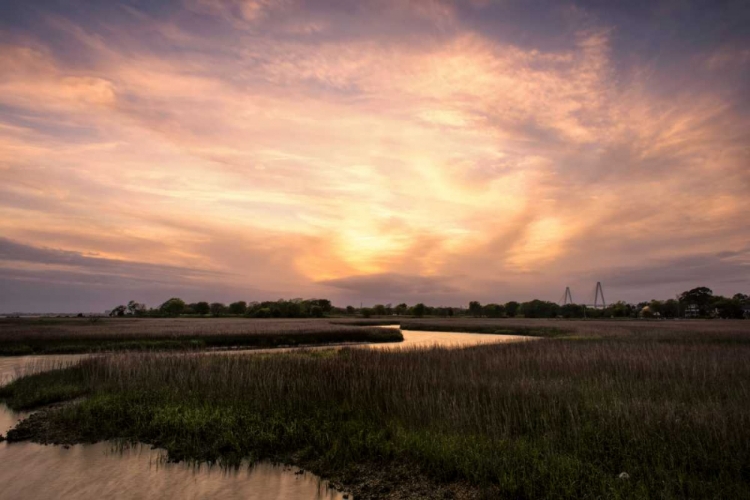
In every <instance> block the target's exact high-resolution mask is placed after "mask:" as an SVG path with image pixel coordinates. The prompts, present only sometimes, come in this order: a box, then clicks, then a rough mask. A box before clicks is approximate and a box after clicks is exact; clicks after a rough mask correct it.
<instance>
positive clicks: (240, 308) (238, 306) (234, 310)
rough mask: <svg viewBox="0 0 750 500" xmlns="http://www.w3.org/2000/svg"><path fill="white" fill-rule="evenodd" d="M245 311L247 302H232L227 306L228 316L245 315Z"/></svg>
mask: <svg viewBox="0 0 750 500" xmlns="http://www.w3.org/2000/svg"><path fill="white" fill-rule="evenodd" d="M245 311H247V302H245V301H244V300H240V301H238V302H232V303H231V304H229V313H230V314H245Z"/></svg>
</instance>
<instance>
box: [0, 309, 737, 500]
mask: <svg viewBox="0 0 750 500" xmlns="http://www.w3.org/2000/svg"><path fill="white" fill-rule="evenodd" d="M705 324H706V325H710V323H705ZM730 331H731V329H730ZM722 332H723V334H726V332H725V331H724V330H722ZM692 337H693V336H692V335H691V336H689V337H688V338H687V339H685V340H670V341H669V342H661V341H654V339H651V338H644V337H643V336H642V331H637V332H630V335H624V336H623V338H619V339H618V338H608V339H591V338H589V340H587V341H573V340H568V339H548V340H543V341H539V342H527V343H519V344H504V345H491V346H482V347H474V348H468V349H456V350H449V349H438V348H433V349H428V350H407V351H403V352H381V351H371V350H359V349H356V350H355V349H348V350H343V351H340V352H334V351H325V352H316V353H312V354H311V353H291V354H283V355H265V356H222V355H219V356H210V357H208V356H201V355H179V356H164V355H135V354H130V355H125V356H110V357H107V358H98V359H93V360H89V361H86V362H83V363H82V364H80V365H79V366H78V367H76V368H72V369H68V370H63V371H61V372H57V373H54V374H42V375H37V376H34V377H30V378H26V379H22V380H20V381H18V382H16V383H14V384H13V385H11V386H9V387H7V388H5V389H4V390H3V391H2V395H3V396H5V397H7V398H9V402H10V403H11V404H15V405H20V404H24V405H26V406H29V405H34V404H35V401H37V400H38V401H44V402H50V401H54V400H56V399H65V398H69V397H73V396H80V395H88V396H89V398H88V399H87V400H86V401H84V402H83V403H81V404H79V405H76V406H74V407H70V408H64V409H60V410H59V411H55V412H51V413H48V414H47V415H46V416H45V421H44V426H42V428H43V429H44V431H43V433H42V434H41V435H40V434H39V431H38V430H34V428H33V427H29V426H26V427H24V425H23V424H22V425H21V427H20V428H19V430H18V431H17V432H18V434H12V433H11V434H10V435H9V438H11V439H16V438H21V437H34V438H37V439H45V434H44V432H50V429H52V430H54V429H57V430H58V431H60V432H62V433H63V434H64V433H70V434H72V435H74V436H75V439H83V440H90V439H104V438H118V437H119V438H125V439H133V440H139V441H143V442H147V443H154V444H158V445H160V446H163V447H165V448H167V449H168V450H169V452H170V454H171V456H172V457H173V458H177V459H184V458H194V459H199V460H202V459H209V460H216V459H220V460H224V461H226V462H228V463H234V462H236V461H237V460H239V458H241V457H244V456H251V457H254V458H262V457H272V458H279V459H283V460H300V459H306V460H308V463H313V464H316V467H317V469H316V470H317V471H318V472H321V473H324V474H326V473H328V472H331V471H346V470H348V467H350V466H352V465H357V464H359V465H361V464H373V463H375V464H379V465H378V467H381V468H390V467H393V468H394V470H395V468H397V467H399V466H404V465H408V466H409V467H412V468H413V470H414V471H415V473H417V472H419V473H420V474H424V475H426V476H427V477H430V478H432V480H433V481H435V482H436V483H438V484H439V483H441V482H444V481H448V482H451V481H462V482H464V483H465V484H469V485H473V486H472V487H473V488H474V490H473V491H474V493H475V494H476V495H477V496H479V495H480V494H484V495H487V496H490V497H499V498H647V497H658V498H750V446H748V443H750V406H748V405H747V401H749V400H750V363H748V359H750V342H748V341H747V338H746V337H745V339H746V340H745V341H741V340H738V339H735V340H736V341H735V342H732V343H726V342H721V341H719V342H701V343H696V342H694V341H693V340H691V338H692ZM708 338H709V339H710V338H712V337H710V336H709V337H708ZM24 433H26V434H24ZM52 439H54V437H53V438H52ZM300 457H301V458H300ZM623 471H625V472H628V474H630V480H627V481H624V480H620V479H618V478H617V476H618V474H619V473H621V472H623ZM352 480H353V481H355V482H356V481H357V479H356V478H352ZM408 480H409V479H408V477H407V478H402V479H400V480H394V482H399V481H400V482H404V481H406V482H407V485H406V490H403V491H407V492H408ZM402 486H403V485H402ZM357 491H359V490H357ZM361 493H363V494H364V497H371V498H378V497H379V494H378V492H372V491H370V492H369V493H368V492H367V489H366V487H365V488H364V489H363V490H362V491H361ZM404 495H405V496H404V498H407V497H409V495H408V493H405V494H404ZM361 497H362V496H360V498H361Z"/></svg>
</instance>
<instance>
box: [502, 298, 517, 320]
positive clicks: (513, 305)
mask: <svg viewBox="0 0 750 500" xmlns="http://www.w3.org/2000/svg"><path fill="white" fill-rule="evenodd" d="M520 307H521V304H519V303H518V302H516V301H515V300H511V301H510V302H508V303H507V304H505V314H507V315H508V317H509V318H515V317H516V315H517V314H518V309H519V308H520Z"/></svg>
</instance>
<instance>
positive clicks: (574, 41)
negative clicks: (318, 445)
mask: <svg viewBox="0 0 750 500" xmlns="http://www.w3.org/2000/svg"><path fill="white" fill-rule="evenodd" d="M748 25H750V3H748V2H746V1H727V2H723V1H688V0H686V1H672V0H653V1H628V2H610V1H595V0H585V1H584V0H581V1H575V2H570V1H559V0H554V1H553V0H548V1H542V0H528V1H527V0H524V1H521V0H498V1H492V0H462V1H458V0H456V1H452V0H362V1H357V2H354V1H349V0H171V1H151V0H148V1H147V0H128V1H114V0H113V1H108V2H100V1H83V0H78V1H76V0H54V1H49V0H37V1H28V0H4V1H3V2H2V3H0V312H13V311H27V312H51V311H55V312H77V311H86V312H90V311H102V310H104V309H111V308H112V307H114V306H116V305H118V304H121V303H126V302H127V301H128V300H130V299H135V300H137V301H139V302H145V303H147V304H148V305H150V306H158V305H159V304H160V303H161V302H163V301H165V300H166V299H168V298H170V297H172V296H179V297H182V298H183V299H185V300H186V301H197V300H208V301H222V302H231V301H235V300H246V301H252V300H275V299H278V298H295V297H305V298H311V297H326V298H330V299H332V300H333V302H334V304H337V305H340V306H345V305H348V304H352V305H357V306H358V305H359V304H360V303H363V304H365V305H372V304H374V303H394V304H396V303H399V302H402V301H405V302H407V303H410V304H413V303H415V302H420V301H421V302H425V303H428V304H431V305H446V306H447V305H452V306H459V305H464V306H465V305H466V304H467V303H468V301H470V300H480V301H482V302H483V303H484V302H506V301H508V300H511V299H514V300H529V299H533V298H539V299H543V300H552V301H558V300H560V299H561V298H562V296H563V292H564V290H565V287H566V286H570V287H571V290H572V294H573V299H574V300H575V301H576V302H580V303H584V302H593V298H594V287H595V284H596V282H597V281H600V282H601V283H602V285H603V288H604V294H605V297H606V298H607V300H608V301H614V300H628V301H633V302H637V301H641V300H649V299H652V298H662V299H664V298H671V297H674V296H675V294H678V293H680V292H682V291H684V290H686V289H689V288H692V287H696V286H701V285H705V286H709V287H710V288H712V289H713V290H714V292H715V293H721V294H726V295H732V294H734V293H737V292H743V293H750V196H748V193H750V31H749V30H748V29H747V26H748Z"/></svg>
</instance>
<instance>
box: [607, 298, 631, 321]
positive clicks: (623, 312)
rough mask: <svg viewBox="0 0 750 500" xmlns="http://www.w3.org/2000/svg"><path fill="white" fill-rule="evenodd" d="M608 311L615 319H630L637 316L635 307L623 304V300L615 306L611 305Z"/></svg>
mask: <svg viewBox="0 0 750 500" xmlns="http://www.w3.org/2000/svg"><path fill="white" fill-rule="evenodd" d="M608 309H609V316H612V317H615V318H629V317H631V316H633V315H634V314H635V306H633V305H631V304H628V303H627V302H623V301H622V300H620V301H618V302H615V303H614V304H610V305H609V307H608Z"/></svg>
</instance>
